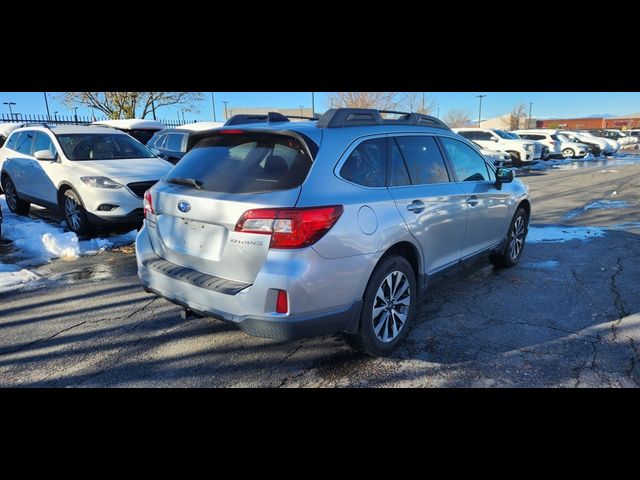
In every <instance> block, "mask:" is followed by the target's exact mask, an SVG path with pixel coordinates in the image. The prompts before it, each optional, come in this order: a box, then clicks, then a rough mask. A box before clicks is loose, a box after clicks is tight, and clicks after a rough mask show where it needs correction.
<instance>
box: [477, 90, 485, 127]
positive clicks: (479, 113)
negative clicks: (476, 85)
mask: <svg viewBox="0 0 640 480" xmlns="http://www.w3.org/2000/svg"><path fill="white" fill-rule="evenodd" d="M476 97H477V98H479V99H480V109H479V110H478V128H480V125H481V124H482V99H483V98H484V97H486V95H476Z"/></svg>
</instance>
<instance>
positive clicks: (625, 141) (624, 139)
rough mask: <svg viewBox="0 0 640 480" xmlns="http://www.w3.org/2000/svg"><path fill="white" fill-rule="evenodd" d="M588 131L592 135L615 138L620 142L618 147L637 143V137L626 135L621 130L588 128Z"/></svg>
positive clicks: (631, 145)
mask: <svg viewBox="0 0 640 480" xmlns="http://www.w3.org/2000/svg"><path fill="white" fill-rule="evenodd" d="M589 132H590V133H592V134H593V135H596V136H597V137H604V138H607V139H609V140H615V141H616V142H618V143H619V144H620V148H629V147H634V146H635V145H636V144H637V143H638V139H637V138H635V137H633V136H630V135H627V134H626V133H625V132H623V131H621V130H613V129H608V130H589Z"/></svg>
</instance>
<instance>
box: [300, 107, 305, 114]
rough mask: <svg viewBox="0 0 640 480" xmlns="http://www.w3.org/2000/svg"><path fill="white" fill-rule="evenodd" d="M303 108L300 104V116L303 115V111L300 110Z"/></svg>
mask: <svg viewBox="0 0 640 480" xmlns="http://www.w3.org/2000/svg"><path fill="white" fill-rule="evenodd" d="M303 108H304V107H303V106H302V105H300V116H301V117H304V113H303V111H302V109H303Z"/></svg>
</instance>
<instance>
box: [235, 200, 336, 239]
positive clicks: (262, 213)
mask: <svg viewBox="0 0 640 480" xmlns="http://www.w3.org/2000/svg"><path fill="white" fill-rule="evenodd" d="M342 211H343V208H342V205H331V206H327V207H312V208H261V209H256V210H248V211H246V212H244V213H243V214H242V216H241V217H240V220H238V223H237V224H236V229H235V230H236V232H244V233H259V234H265V235H271V244H270V248H303V247H307V246H309V245H312V244H314V243H315V242H317V241H318V240H320V239H321V238H322V236H323V235H324V234H325V233H327V232H328V231H329V230H330V229H331V227H333V225H334V224H335V223H336V222H337V221H338V219H339V218H340V215H342Z"/></svg>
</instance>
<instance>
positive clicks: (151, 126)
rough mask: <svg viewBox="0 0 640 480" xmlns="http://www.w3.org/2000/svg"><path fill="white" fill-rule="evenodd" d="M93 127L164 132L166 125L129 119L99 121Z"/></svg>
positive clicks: (152, 121) (153, 121)
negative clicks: (103, 126) (102, 126)
mask: <svg viewBox="0 0 640 480" xmlns="http://www.w3.org/2000/svg"><path fill="white" fill-rule="evenodd" d="M92 125H105V126H107V127H113V128H120V129H124V130H163V129H165V128H166V127H165V125H164V124H163V123H161V122H156V121H155V120H143V119H140V118H128V119H123V120H99V121H97V122H93V123H92Z"/></svg>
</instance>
